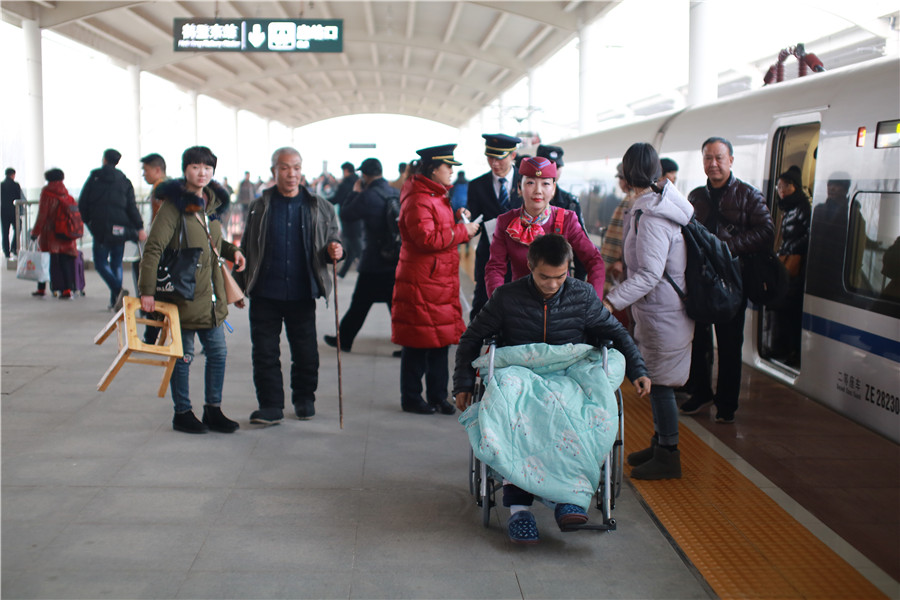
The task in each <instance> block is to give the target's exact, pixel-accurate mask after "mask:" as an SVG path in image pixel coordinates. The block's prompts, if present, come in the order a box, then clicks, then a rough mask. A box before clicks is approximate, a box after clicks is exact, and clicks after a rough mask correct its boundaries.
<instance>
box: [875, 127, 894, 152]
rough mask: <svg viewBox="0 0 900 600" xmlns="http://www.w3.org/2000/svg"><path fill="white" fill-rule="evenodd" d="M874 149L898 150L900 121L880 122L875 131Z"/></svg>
mask: <svg viewBox="0 0 900 600" xmlns="http://www.w3.org/2000/svg"><path fill="white" fill-rule="evenodd" d="M875 147H876V148H900V121H882V122H881V123H879V124H878V128H877V129H876V130H875Z"/></svg>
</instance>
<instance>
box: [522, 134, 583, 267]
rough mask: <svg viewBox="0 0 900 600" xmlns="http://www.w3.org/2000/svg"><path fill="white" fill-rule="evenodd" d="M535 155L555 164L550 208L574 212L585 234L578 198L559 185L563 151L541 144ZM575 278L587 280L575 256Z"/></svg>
mask: <svg viewBox="0 0 900 600" xmlns="http://www.w3.org/2000/svg"><path fill="white" fill-rule="evenodd" d="M535 154H536V155H537V156H541V157H543V158H546V159H547V160H552V161H553V162H555V163H556V173H557V179H556V184H557V185H556V193H555V194H554V195H553V200H551V201H550V206H558V207H559V208H565V209H566V210H571V211H572V212H574V213H575V214H576V215H578V223H579V224H580V225H581V228H582V229H584V232H585V233H587V228H586V227H585V226H584V217H582V216H581V203H580V202H579V201H578V198H576V197H575V196H574V195H572V194H570V193H569V192H567V191H566V190H564V189H562V186H561V185H559V178H560V177H562V168H563V166H565V163H564V162H563V149H562V148H560V147H559V146H550V145H545V144H541V145H540V146H538V147H537V150H536V151H535ZM575 278H576V279H580V280H582V281H586V280H587V269H585V268H584V265H583V264H581V261H580V260H578V257H577V256H576V257H575Z"/></svg>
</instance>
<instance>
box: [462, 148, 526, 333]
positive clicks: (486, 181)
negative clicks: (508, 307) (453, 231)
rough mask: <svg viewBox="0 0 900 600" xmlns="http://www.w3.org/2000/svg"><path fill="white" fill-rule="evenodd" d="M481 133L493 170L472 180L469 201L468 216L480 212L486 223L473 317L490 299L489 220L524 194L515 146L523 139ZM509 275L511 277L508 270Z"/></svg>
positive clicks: (516, 205)
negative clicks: (487, 283) (487, 276)
mask: <svg viewBox="0 0 900 600" xmlns="http://www.w3.org/2000/svg"><path fill="white" fill-rule="evenodd" d="M481 137H483V138H484V155H485V156H486V157H487V162H488V165H490V167H491V170H490V171H488V172H487V173H485V174H484V175H482V176H480V177H478V178H476V179H473V180H472V181H471V182H470V183H469V198H468V204H467V205H466V208H468V210H469V213H470V217H469V218H470V219H471V220H473V221H474V220H475V219H477V218H478V217H479V216H480V217H482V218H483V219H484V224H485V226H484V228H483V229H482V234H481V236H480V238H479V240H478V248H477V249H476V250H475V297H474V298H473V299H472V312H471V314H470V315H469V318H470V320H471V319H474V318H475V315H477V314H478V312H479V311H480V310H481V307H483V306H484V305H485V303H486V302H487V289H486V288H485V285H484V267H485V265H486V264H487V261H488V259H489V258H490V257H491V233H492V232H493V227H492V226H491V224H490V221H496V219H497V217H498V216H500V215H502V214H503V213H505V212H507V211H510V210H512V209H514V208H519V207H520V206H522V197H521V196H519V192H518V187H519V178H518V175H517V173H516V169H515V167H514V163H515V160H516V148H517V147H518V145H519V142H521V141H522V140H521V139H519V138H517V137H514V136H511V135H504V134H502V133H494V134H489V133H485V134H484V135H482V136H481ZM506 278H507V279H506V280H507V281H509V278H510V274H509V273H507V274H506Z"/></svg>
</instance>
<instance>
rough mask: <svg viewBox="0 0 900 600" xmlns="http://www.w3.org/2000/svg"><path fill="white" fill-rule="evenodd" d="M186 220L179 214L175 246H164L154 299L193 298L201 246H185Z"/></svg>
mask: <svg viewBox="0 0 900 600" xmlns="http://www.w3.org/2000/svg"><path fill="white" fill-rule="evenodd" d="M186 228H187V221H186V220H185V217H184V215H181V237H180V239H179V241H178V247H177V248H168V247H167V248H166V249H165V250H163V253H162V256H160V257H159V266H158V267H157V268H156V296H155V297H156V299H157V300H162V301H164V302H166V301H168V302H178V301H179V300H193V299H194V288H195V287H196V285H197V267H198V266H199V264H198V261H199V260H200V255H201V254H203V248H185V247H184V246H185V244H186V236H185V229H186Z"/></svg>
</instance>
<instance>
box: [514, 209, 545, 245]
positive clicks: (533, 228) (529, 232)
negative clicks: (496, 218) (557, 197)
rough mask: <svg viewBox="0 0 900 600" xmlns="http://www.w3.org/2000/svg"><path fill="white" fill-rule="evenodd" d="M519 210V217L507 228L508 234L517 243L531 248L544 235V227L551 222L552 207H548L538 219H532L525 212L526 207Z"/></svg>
mask: <svg viewBox="0 0 900 600" xmlns="http://www.w3.org/2000/svg"><path fill="white" fill-rule="evenodd" d="M517 210H518V211H519V216H518V218H514V219H513V220H512V221H511V222H510V224H509V226H508V227H507V228H506V233H508V234H509V237H511V238H512V239H514V240H516V241H517V242H519V243H522V244H525V245H526V246H530V245H531V242H533V241H534V240H536V239H537V238H539V237H540V236H542V235H544V227H543V225H544V223H546V222H547V221H548V220H550V206H549V205H548V206H547V208H545V209H544V211H543V212H542V213H541V214H539V215H538V216H536V217H532V216H531V215H529V214H528V213H527V212H525V207H524V206H523V207H522V208H519V209H517Z"/></svg>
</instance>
